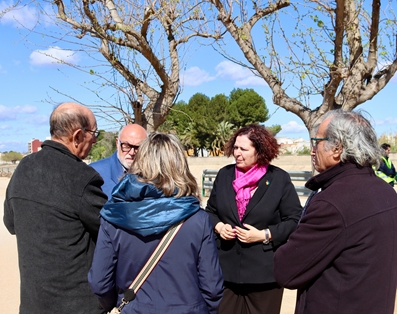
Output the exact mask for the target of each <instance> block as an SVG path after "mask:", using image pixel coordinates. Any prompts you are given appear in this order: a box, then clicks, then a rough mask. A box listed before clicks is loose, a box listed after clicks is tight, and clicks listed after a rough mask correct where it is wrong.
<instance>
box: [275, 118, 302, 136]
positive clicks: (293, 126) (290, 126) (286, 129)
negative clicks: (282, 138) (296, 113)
mask: <svg viewBox="0 0 397 314" xmlns="http://www.w3.org/2000/svg"><path fill="white" fill-rule="evenodd" d="M302 132H307V129H306V127H305V126H304V125H302V124H299V123H298V122H296V121H289V122H288V123H286V124H283V125H281V131H280V133H279V134H285V133H302Z"/></svg>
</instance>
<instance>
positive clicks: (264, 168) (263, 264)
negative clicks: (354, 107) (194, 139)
mask: <svg viewBox="0 0 397 314" xmlns="http://www.w3.org/2000/svg"><path fill="white" fill-rule="evenodd" d="M225 154H226V155H227V156H231V155H233V156H234V158H235V161H236V163H235V164H232V165H228V166H226V167H224V168H222V169H221V170H220V171H219V173H218V175H217V177H216V179H215V182H214V187H213V189H212V192H211V195H210V198H209V200H208V203H207V207H206V211H207V212H208V214H209V215H210V219H211V222H212V224H213V226H214V230H215V233H216V236H217V239H216V241H217V247H218V252H219V258H220V264H221V268H222V271H223V275H224V279H225V284H224V285H225V292H224V297H223V299H222V301H221V304H220V307H219V313H220V314H233V313H236V314H237V313H238V314H241V313H244V314H245V313H247V314H259V313H261V314H278V313H280V307H281V300H282V296H283V289H282V288H281V287H280V286H279V285H278V284H277V283H276V280H275V279H274V276H273V255H274V252H275V251H276V250H277V248H278V247H280V245H282V244H284V243H285V242H286V241H287V240H288V237H289V235H290V234H291V233H292V232H293V231H294V230H295V229H296V226H297V223H298V221H299V218H300V214H301V210H302V207H301V205H300V201H299V198H298V195H297V194H296V191H295V188H294V186H293V184H292V183H291V179H290V177H289V175H288V173H287V172H285V171H284V170H282V169H280V168H278V167H276V166H273V165H271V164H270V162H271V161H272V160H273V159H274V158H276V157H277V155H278V154H279V145H278V144H277V141H276V139H275V138H274V136H273V135H271V134H270V132H269V131H267V130H266V129H265V128H264V127H262V126H260V125H256V124H251V125H248V126H245V127H243V128H241V129H239V130H238V131H237V132H236V133H235V134H234V135H233V136H232V138H231V139H230V140H229V142H228V143H227V145H226V147H225Z"/></svg>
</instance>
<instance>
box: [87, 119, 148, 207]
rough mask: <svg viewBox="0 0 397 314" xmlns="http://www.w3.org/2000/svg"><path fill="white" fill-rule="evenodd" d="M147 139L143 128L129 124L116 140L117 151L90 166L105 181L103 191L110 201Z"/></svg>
mask: <svg viewBox="0 0 397 314" xmlns="http://www.w3.org/2000/svg"><path fill="white" fill-rule="evenodd" d="M145 138H147V132H146V130H145V129H144V128H143V127H142V126H140V125H139V124H128V125H126V126H125V127H123V128H122V129H121V131H120V132H119V135H118V137H117V138H116V147H117V150H116V151H115V152H114V154H113V155H112V156H110V157H109V158H105V159H102V160H99V161H96V162H94V163H92V164H91V165H90V166H92V167H93V168H94V169H95V170H96V171H98V172H99V174H100V175H101V176H102V178H103V180H104V181H105V183H104V185H103V186H102V190H103V192H104V193H105V194H106V195H107V196H108V199H110V198H111V196H112V190H113V188H114V186H115V185H116V184H117V183H118V182H119V180H120V178H121V177H122V176H123V175H124V174H125V173H126V172H127V171H128V169H129V168H130V166H131V164H132V162H133V161H134V158H135V155H136V153H137V152H138V149H139V145H140V143H141V142H142V141H143V140H144V139H145Z"/></svg>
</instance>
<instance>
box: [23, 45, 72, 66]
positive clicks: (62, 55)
mask: <svg viewBox="0 0 397 314" xmlns="http://www.w3.org/2000/svg"><path fill="white" fill-rule="evenodd" d="M79 59H80V58H79V55H78V54H77V53H76V52H73V51H69V50H63V49H61V48H59V47H56V46H55V47H50V48H48V49H47V50H35V51H33V52H32V53H31V54H30V63H31V64H33V65H39V66H40V65H51V64H59V63H62V61H63V62H66V63H71V64H77V63H78V61H79Z"/></svg>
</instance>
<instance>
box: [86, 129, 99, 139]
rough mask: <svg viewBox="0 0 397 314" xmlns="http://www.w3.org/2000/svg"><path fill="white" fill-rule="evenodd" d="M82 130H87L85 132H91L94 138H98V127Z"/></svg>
mask: <svg viewBox="0 0 397 314" xmlns="http://www.w3.org/2000/svg"><path fill="white" fill-rule="evenodd" d="M84 131H87V132H89V133H91V134H92V135H93V136H95V138H98V137H99V134H101V131H99V130H98V129H97V130H95V131H94V130H88V129H84Z"/></svg>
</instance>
